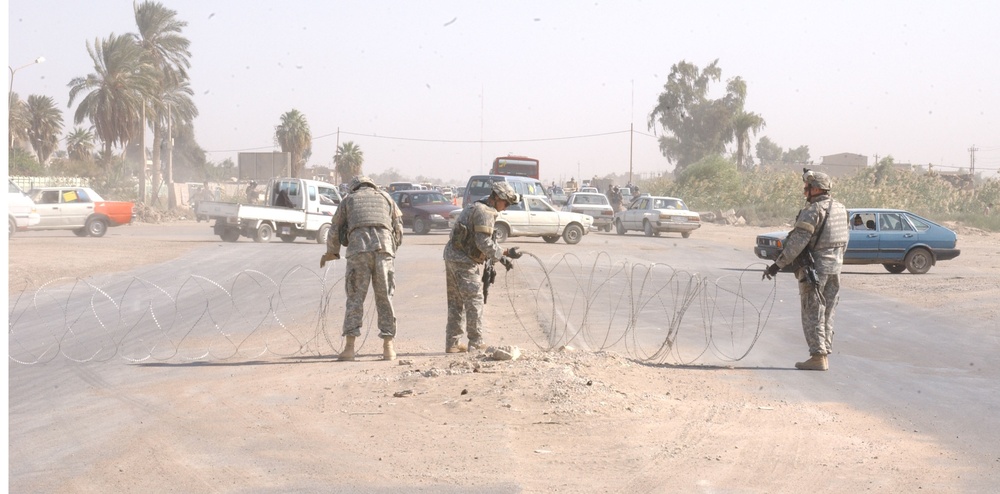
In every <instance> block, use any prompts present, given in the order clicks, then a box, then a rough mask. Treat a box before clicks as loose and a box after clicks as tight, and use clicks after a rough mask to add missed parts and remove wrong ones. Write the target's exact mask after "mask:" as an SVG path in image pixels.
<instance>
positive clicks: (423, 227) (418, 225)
mask: <svg viewBox="0 0 1000 494" xmlns="http://www.w3.org/2000/svg"><path fill="white" fill-rule="evenodd" d="M430 231H431V226H430V225H428V224H427V220H425V219H423V218H414V219H413V233H416V234H417V235H427V233H428V232H430Z"/></svg>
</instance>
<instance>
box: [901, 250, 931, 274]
mask: <svg viewBox="0 0 1000 494" xmlns="http://www.w3.org/2000/svg"><path fill="white" fill-rule="evenodd" d="M903 264H906V270H907V271H909V272H911V273H913V274H924V273H926V272H927V271H930V269H931V266H933V265H934V257H933V256H931V253H930V252H928V251H927V249H919V248H918V249H913V250H911V251H910V253H909V254H906V258H905V259H903Z"/></svg>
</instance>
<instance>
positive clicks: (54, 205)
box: [33, 190, 63, 229]
mask: <svg viewBox="0 0 1000 494" xmlns="http://www.w3.org/2000/svg"><path fill="white" fill-rule="evenodd" d="M33 199H34V201H35V208H36V209H37V210H38V217H39V222H38V225H36V228H40V229H41V228H58V227H60V226H62V224H63V218H62V213H61V207H60V204H59V191H58V190H41V191H36V192H35V193H34V197H33Z"/></svg>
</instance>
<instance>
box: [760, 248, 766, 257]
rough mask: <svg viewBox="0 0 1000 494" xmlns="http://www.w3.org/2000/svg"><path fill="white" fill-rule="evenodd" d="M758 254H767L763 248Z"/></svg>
mask: <svg viewBox="0 0 1000 494" xmlns="http://www.w3.org/2000/svg"><path fill="white" fill-rule="evenodd" d="M760 255H761V257H763V256H766V255H767V251H766V250H764V249H760Z"/></svg>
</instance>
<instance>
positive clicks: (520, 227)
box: [498, 201, 531, 235]
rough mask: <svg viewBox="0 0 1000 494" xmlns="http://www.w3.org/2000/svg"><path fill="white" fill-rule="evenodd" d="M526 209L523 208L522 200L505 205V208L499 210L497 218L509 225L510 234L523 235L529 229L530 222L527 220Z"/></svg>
mask: <svg viewBox="0 0 1000 494" xmlns="http://www.w3.org/2000/svg"><path fill="white" fill-rule="evenodd" d="M528 214H529V213H528V211H527V210H525V207H524V201H521V202H519V203H517V204H511V205H509V206H507V209H505V210H503V211H501V212H500V215H499V216H498V219H502V220H503V222H504V223H507V224H508V225H509V226H510V233H511V235H525V234H527V233H528V232H529V231H530V228H531V222H530V221H528Z"/></svg>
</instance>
